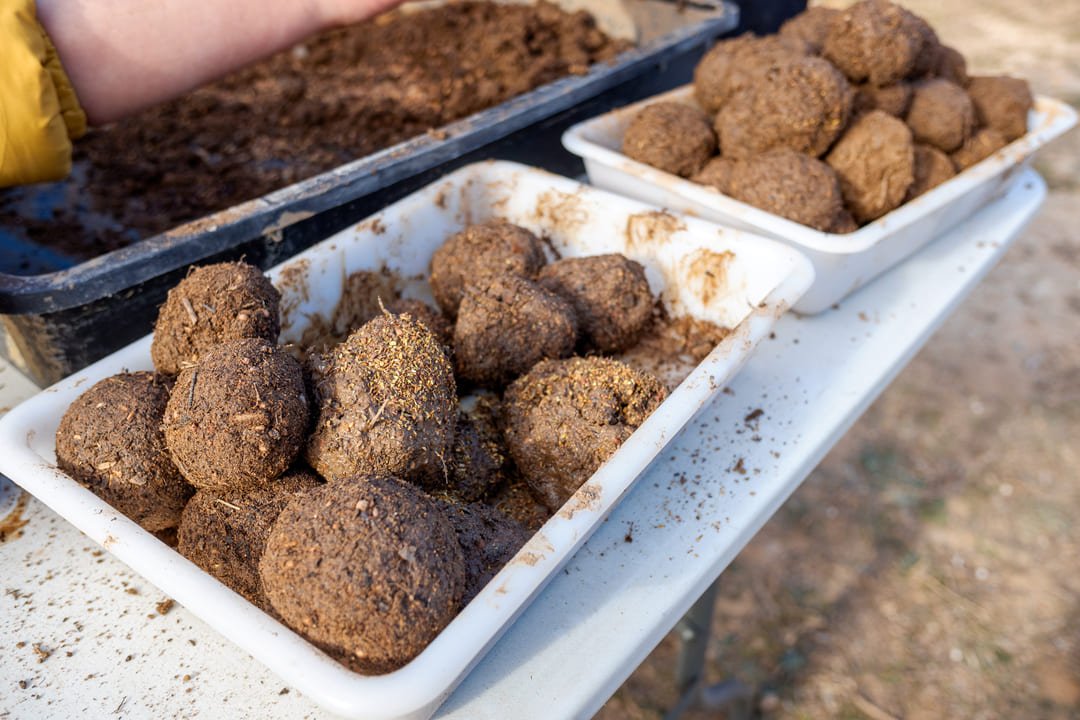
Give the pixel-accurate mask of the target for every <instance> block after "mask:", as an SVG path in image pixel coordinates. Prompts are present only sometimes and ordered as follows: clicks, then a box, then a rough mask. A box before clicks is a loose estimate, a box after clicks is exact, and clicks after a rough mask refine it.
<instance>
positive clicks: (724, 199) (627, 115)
mask: <svg viewBox="0 0 1080 720" xmlns="http://www.w3.org/2000/svg"><path fill="white" fill-rule="evenodd" d="M661 101H673V102H680V103H686V104H690V105H696V103H695V102H694V99H693V87H692V86H690V85H685V86H683V87H681V88H678V89H676V90H672V91H670V92H667V93H663V94H661V95H656V96H654V97H651V98H648V99H646V100H643V101H641V102H639V103H635V104H633V105H629V106H627V107H624V108H620V109H618V110H615V111H613V112H610V113H607V114H605V115H600V116H599V117H596V118H593V119H591V120H587V121H586V122H583V123H580V124H578V125H575V126H573V127H572V128H570V129H569V130H567V131H566V133H565V134H564V135H563V145H565V146H566V149H567V150H569V151H570V152H572V153H574V154H575V155H579V156H581V157H582V158H583V159H584V161H585V169H586V171H587V172H588V174H589V182H590V183H592V184H593V185H595V186H597V187H599V188H603V189H605V190H611V191H612V192H617V193H619V194H620V195H625V196H627V197H632V198H637V199H639V200H643V201H645V202H648V203H652V204H653V205H656V206H658V207H664V208H670V209H672V210H675V211H678V212H685V213H689V214H691V215H695V216H697V217H701V218H704V219H706V220H713V221H715V222H718V223H722V224H724V225H726V226H728V227H734V228H740V229H743V230H749V231H751V232H755V233H760V234H762V235H765V236H766V237H771V238H775V239H777V240H781V241H783V242H786V243H788V244H789V245H791V246H792V247H794V248H797V249H798V250H800V251H801V252H803V253H805V254H806V256H807V257H808V258H810V261H811V262H812V263H813V264H814V270H815V272H816V279H815V281H814V286H813V287H812V288H811V289H810V290H809V291H807V293H806V294H805V295H803V297H802V299H801V300H800V301H799V302H798V303H797V304H796V305H795V310H796V311H797V312H800V313H806V314H814V313H818V312H821V311H823V310H826V309H828V308H829V307H830V306H832V305H833V304H834V303H836V302H838V301H839V300H841V299H842V298H844V297H846V296H847V295H849V294H850V293H852V292H853V291H855V290H856V289H858V288H860V287H862V286H863V285H865V284H866V283H867V282H869V281H870V280H872V279H874V278H875V277H877V276H878V275H880V274H881V273H882V272H884V271H885V270H887V269H889V268H890V267H892V266H893V265H895V264H896V263H898V262H900V261H901V260H903V259H904V258H906V257H907V256H908V255H910V254H911V253H913V252H915V251H916V250H918V249H919V248H921V247H922V246H923V245H925V244H926V243H928V242H930V241H931V240H933V239H934V238H937V237H940V236H941V235H943V234H944V233H945V232H946V231H947V230H949V229H950V228H952V227H954V226H955V225H956V224H957V223H959V222H961V221H963V220H965V219H967V218H968V217H970V216H971V215H972V214H973V213H974V212H975V211H976V210H978V209H979V208H981V207H983V206H984V205H986V203H988V202H990V201H991V200H992V199H994V198H995V197H998V196H1000V195H1001V194H1003V193H1004V192H1005V191H1006V190H1007V189H1008V187H1009V185H1010V184H1011V182H1012V180H1013V178H1014V177H1016V175H1017V174H1019V173H1020V172H1021V171H1022V170H1023V169H1024V168H1026V167H1027V166H1028V164H1029V163H1030V161H1031V157H1032V155H1033V154H1034V153H1035V151H1037V150H1038V149H1039V148H1041V147H1042V146H1043V145H1045V144H1046V143H1048V142H1050V141H1051V140H1053V139H1054V138H1056V137H1058V136H1059V135H1061V134H1062V133H1064V132H1066V131H1067V130H1069V129H1070V128H1071V127H1073V126H1074V125H1075V124H1076V112H1075V111H1074V110H1073V109H1072V108H1070V107H1069V106H1068V105H1066V104H1065V103H1063V102H1061V101H1058V100H1054V99H1052V98H1047V97H1038V98H1037V99H1036V102H1035V109H1034V111H1032V112H1031V113H1030V116H1029V119H1028V133H1027V134H1026V135H1024V136H1023V137H1021V138H1020V139H1018V140H1016V141H1015V142H1013V143H1011V144H1009V145H1008V146H1006V147H1004V148H1002V149H1001V150H999V151H998V152H996V153H994V154H993V155H991V156H990V157H988V158H986V159H985V160H983V161H982V162H980V163H978V164H976V165H974V166H972V167H970V168H968V169H967V170H965V171H963V172H961V173H959V174H958V175H956V177H954V178H952V179H951V180H948V181H946V182H944V183H942V184H941V185H939V186H937V187H936V188H934V189H933V190H931V191H929V192H927V193H925V194H923V195H921V196H920V197H917V198H915V199H914V200H912V201H911V202H908V203H906V204H904V205H901V206H900V207H899V208H897V209H896V210H893V211H892V212H890V213H888V214H886V215H885V216H883V217H881V218H879V219H877V220H875V221H874V222H872V223H869V224H867V225H865V226H863V227H862V228H860V229H858V230H856V231H855V232H853V233H847V234H843V235H841V234H836V233H826V232H821V231H819V230H815V229H813V228H810V227H807V226H805V225H800V224H799V223H796V222H793V221H791V220H788V219H786V218H782V217H780V216H779V215H775V214H773V213H770V212H766V211H764V210H760V209H758V208H756V207H754V206H752V205H747V204H746V203H744V202H740V201H738V200H735V199H734V198H730V197H728V196H726V195H723V194H721V193H719V192H717V191H716V190H714V189H712V188H708V187H705V186H704V185H699V184H697V183H694V182H690V181H689V180H684V179H683V178H680V177H677V176H675V175H671V174H670V173H666V172H663V171H662V170H658V169H656V168H654V167H650V166H648V165H645V164H644V163H640V162H637V161H636V160H631V159H630V158H629V157H627V156H626V155H623V154H622V139H623V134H624V133H625V132H626V128H627V127H628V126H629V124H630V121H631V120H633V118H634V116H635V115H637V113H638V112H639V111H640V110H641V109H642V108H644V107H645V106H647V105H651V104H653V103H656V102H661Z"/></svg>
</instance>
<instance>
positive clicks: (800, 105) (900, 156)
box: [623, 0, 1033, 233]
mask: <svg viewBox="0 0 1080 720" xmlns="http://www.w3.org/2000/svg"><path fill="white" fill-rule="evenodd" d="M694 98H695V100H696V103H697V104H696V105H694V104H684V103H677V102H658V103H654V104H652V105H649V106H647V107H646V108H644V109H643V110H642V111H641V112H640V113H638V114H637V115H636V116H635V117H634V118H633V120H632V121H631V123H630V125H629V127H628V128H627V130H626V133H625V135H624V137H623V152H624V153H625V154H626V155H628V156H630V157H631V158H634V159H635V160H639V161H641V162H644V163H647V164H649V165H653V166H655V167H657V168H660V169H661V170H665V171H667V172H670V173H673V174H675V175H679V176H682V177H685V178H690V179H691V180H693V181H694V182H698V183H701V184H703V185H706V186H709V187H712V188H715V189H716V190H719V191H720V192H721V193H724V194H725V195H729V196H731V197H733V198H735V199H736V200H740V201H742V202H745V203H748V204H750V205H753V206H755V207H758V208H761V209H763V210H766V211H768V212H771V213H775V214H777V215H780V216H782V217H785V218H788V219H790V220H794V221H795V222H798V223H801V224H803V225H808V226H810V227H812V228H815V229H817V230H823V231H825V232H834V233H846V232H852V231H854V230H856V229H858V227H859V226H860V225H863V224H865V223H868V222H871V221H873V220H876V219H877V218H880V217H881V216H883V215H885V214H886V213H888V212H889V211H891V210H893V209H895V208H897V207H899V206H900V205H902V204H903V203H905V202H908V201H910V200H912V199H914V198H916V197H918V196H919V195H921V194H923V193H925V192H927V191H928V190H930V189H932V188H934V187H936V186H937V185H939V184H941V183H943V182H945V181H946V180H948V179H949V178H951V177H952V176H953V175H955V174H956V173H957V172H959V171H962V170H964V169H966V168H968V167H970V166H972V165H974V164H975V163H977V162H979V161H981V160H983V159H985V158H987V157H989V156H990V155H992V154H993V153H995V152H996V151H998V150H1000V149H1001V148H1003V147H1005V146H1006V145H1007V144H1008V143H1010V142H1012V141H1013V140H1016V139H1017V138H1019V137H1020V136H1022V135H1024V133H1025V132H1027V119H1028V111H1029V110H1030V109H1031V108H1032V104H1033V103H1032V96H1031V91H1030V89H1029V88H1028V84H1027V82H1026V81H1024V80H1021V79H1017V78H1012V77H973V76H969V75H968V74H967V66H966V63H965V61H964V58H963V56H962V55H961V54H960V53H959V52H957V51H956V50H954V49H953V48H951V47H949V46H947V45H943V44H942V43H941V42H940V41H939V39H938V36H937V34H936V33H935V32H934V30H933V28H931V27H930V25H929V24H928V23H927V22H926V21H925V20H923V19H922V18H921V17H919V16H918V15H915V14H914V13H911V12H909V11H907V10H905V9H904V8H902V7H900V6H899V5H896V4H894V3H891V2H888V0H862V1H861V2H857V3H855V4H854V5H852V6H851V7H849V8H848V9H846V10H837V9H832V8H826V7H811V8H809V9H808V10H806V11H805V12H803V13H801V14H800V15H798V16H796V17H794V18H792V19H790V20H788V21H787V22H786V23H784V25H783V26H782V27H781V28H780V32H779V34H777V35H770V36H766V37H755V36H754V35H753V34H746V35H743V36H741V37H737V38H734V39H731V40H725V41H722V42H720V43H717V45H716V46H715V47H713V48H712V50H710V51H709V52H708V53H707V54H706V55H705V57H704V58H702V60H701V62H700V63H699V64H698V66H697V69H696V70H695V72H694Z"/></svg>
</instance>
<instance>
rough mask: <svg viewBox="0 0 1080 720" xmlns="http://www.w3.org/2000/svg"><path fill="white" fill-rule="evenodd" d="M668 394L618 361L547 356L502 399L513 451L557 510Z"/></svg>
mask: <svg viewBox="0 0 1080 720" xmlns="http://www.w3.org/2000/svg"><path fill="white" fill-rule="evenodd" d="M665 397H667V390H666V389H665V388H664V386H663V384H661V382H660V381H659V380H657V379H656V378H655V377H653V376H652V375H649V374H646V373H643V372H639V371H637V370H634V369H633V368H631V367H630V366H628V365H625V364H623V363H621V362H619V361H617V360H611V359H609V358H603V357H587V358H581V357H574V358H570V359H568V360H546V361H544V362H541V363H539V364H538V365H537V366H536V367H534V368H533V369H532V370H531V371H529V373H528V374H527V375H524V376H522V377H520V378H518V379H517V380H516V381H515V382H514V383H513V384H511V385H510V387H509V388H507V390H506V395H505V397H504V404H505V407H504V416H503V421H504V425H503V432H504V433H505V435H506V442H507V446H508V447H509V449H510V456H511V458H513V460H514V463H515V464H516V465H517V468H518V470H520V471H521V474H522V475H523V476H524V477H525V479H526V480H527V481H528V482H529V485H530V486H531V487H532V489H533V490H535V491H536V494H537V497H538V498H539V499H541V500H542V501H543V502H544V504H545V505H547V506H548V507H549V508H550V509H552V510H557V509H558V508H560V507H562V505H563V504H564V503H565V502H566V501H567V500H568V499H570V496H572V495H573V494H574V493H575V492H577V489H578V488H579V487H580V486H581V484H582V483H584V482H585V481H586V480H588V479H589V477H591V476H592V474H593V473H594V472H596V470H597V469H598V468H599V467H600V465H602V464H603V463H604V461H605V460H607V459H608V458H609V457H611V456H612V454H614V453H615V451H616V450H618V449H619V446H620V445H622V444H623V442H624V441H625V440H626V439H627V438H628V437H630V435H631V434H633V432H634V430H636V429H637V427H638V426H639V425H641V423H642V422H644V421H645V418H647V417H648V416H649V414H650V413H651V412H652V411H653V410H655V409H656V408H657V407H659V406H660V403H661V402H663V400H664V398H665Z"/></svg>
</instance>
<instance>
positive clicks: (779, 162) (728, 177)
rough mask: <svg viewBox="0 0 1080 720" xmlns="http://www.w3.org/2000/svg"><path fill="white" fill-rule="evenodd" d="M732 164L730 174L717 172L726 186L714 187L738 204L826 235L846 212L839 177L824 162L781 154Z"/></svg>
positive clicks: (785, 151)
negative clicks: (759, 209)
mask: <svg viewBox="0 0 1080 720" xmlns="http://www.w3.org/2000/svg"><path fill="white" fill-rule="evenodd" d="M728 162H729V168H728V169H727V170H726V171H724V172H722V173H721V171H720V170H719V169H716V170H714V171H713V176H714V177H715V179H717V180H719V181H721V182H722V184H719V185H713V187H716V189H717V190H719V191H720V192H722V193H724V194H725V195H730V196H731V197H733V198H735V199H736V200H739V201H741V202H744V203H747V204H749V205H753V206H754V207H757V208H761V209H762V210H765V211H766V212H771V213H774V214H776V215H780V216H781V217H785V218H787V219H788V220H793V221H795V222H797V223H801V224H803V225H808V226H810V227H812V228H814V229H816V230H822V231H826V232H827V231H830V230H831V229H832V227H833V224H834V222H835V220H836V217H837V215H839V214H840V212H841V211H842V210H843V209H844V204H843V196H842V195H841V193H840V183H839V181H838V180H837V178H836V173H835V172H833V169H832V168H830V167H829V166H828V165H826V164H825V163H823V162H821V161H820V160H817V159H815V158H812V157H809V156H807V155H804V154H802V153H798V152H795V151H794V150H777V151H774V152H770V153H766V154H764V155H756V156H754V157H751V158H748V159H746V160H733V161H728ZM696 179H698V181H699V182H700V181H701V179H700V178H696ZM704 179H706V180H709V179H711V178H710V177H705V178H704Z"/></svg>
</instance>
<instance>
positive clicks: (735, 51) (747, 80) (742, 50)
mask: <svg viewBox="0 0 1080 720" xmlns="http://www.w3.org/2000/svg"><path fill="white" fill-rule="evenodd" d="M810 53H811V49H810V47H809V45H808V44H807V43H806V42H805V41H803V40H801V39H799V38H793V37H790V36H776V35H769V36H767V37H756V36H754V34H753V33H746V34H745V35H740V36H739V37H737V38H731V39H729V40H721V41H720V42H718V43H716V45H714V46H713V47H712V49H711V50H709V52H707V53H705V56H704V57H703V58H702V59H701V62H699V63H698V65H697V67H696V68H695V69H694V98H695V99H696V100H697V102H698V104H699V105H701V107H702V108H704V109H705V111H706V112H708V113H709V114H710V115H715V114H716V113H717V112H719V110H720V108H722V107H723V106H724V105H726V104H727V102H728V101H729V100H730V99H731V98H732V97H734V96H735V95H736V94H737V93H739V92H740V91H742V90H744V89H746V88H748V87H750V86H751V85H753V84H754V83H755V82H756V81H757V78H758V76H759V75H761V73H762V72H764V71H765V70H767V69H768V68H770V67H771V66H773V65H775V64H776V63H779V62H785V61H788V60H795V59H797V58H800V57H803V56H805V55H809V54H810Z"/></svg>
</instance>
